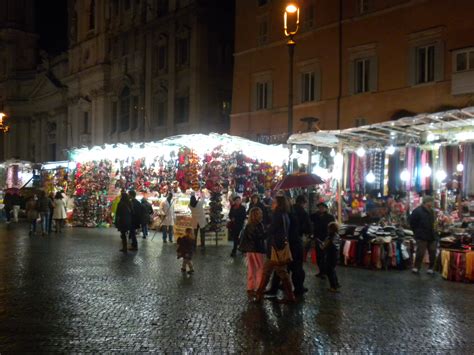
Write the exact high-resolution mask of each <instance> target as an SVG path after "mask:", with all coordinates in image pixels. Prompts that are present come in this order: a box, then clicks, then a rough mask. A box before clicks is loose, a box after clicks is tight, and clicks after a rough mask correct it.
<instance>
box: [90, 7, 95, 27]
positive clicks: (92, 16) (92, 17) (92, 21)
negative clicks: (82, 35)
mask: <svg viewBox="0 0 474 355" xmlns="http://www.w3.org/2000/svg"><path fill="white" fill-rule="evenodd" d="M94 28H95V0H91V3H90V6H89V30H93V29H94Z"/></svg>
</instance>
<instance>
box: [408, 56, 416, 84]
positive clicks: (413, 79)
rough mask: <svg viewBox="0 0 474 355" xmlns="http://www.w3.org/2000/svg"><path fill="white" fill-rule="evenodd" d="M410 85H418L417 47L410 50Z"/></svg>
mask: <svg viewBox="0 0 474 355" xmlns="http://www.w3.org/2000/svg"><path fill="white" fill-rule="evenodd" d="M408 85H410V86H415V85H416V47H411V48H410V51H409V52H408Z"/></svg>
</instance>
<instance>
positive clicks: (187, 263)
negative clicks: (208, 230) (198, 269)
mask: <svg viewBox="0 0 474 355" xmlns="http://www.w3.org/2000/svg"><path fill="white" fill-rule="evenodd" d="M177 244H178V249H177V250H176V251H177V253H178V259H179V258H183V264H182V266H181V272H186V267H188V268H189V270H188V274H192V273H193V272H194V269H193V261H192V258H193V252H194V233H193V229H192V228H186V231H185V235H184V236H183V237H181V238H178V241H177Z"/></svg>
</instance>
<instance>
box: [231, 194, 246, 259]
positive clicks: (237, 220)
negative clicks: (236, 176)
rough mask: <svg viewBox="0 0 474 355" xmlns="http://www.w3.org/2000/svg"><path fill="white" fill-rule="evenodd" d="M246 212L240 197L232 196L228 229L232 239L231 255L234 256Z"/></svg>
mask: <svg viewBox="0 0 474 355" xmlns="http://www.w3.org/2000/svg"><path fill="white" fill-rule="evenodd" d="M246 216H247V213H246V212H245V207H244V206H242V199H241V198H240V197H239V196H236V197H234V200H233V204H232V207H231V209H230V212H229V223H228V229H229V233H230V236H231V238H232V240H233V241H234V247H233V248H232V253H231V254H230V256H231V257H234V256H235V254H236V252H237V246H238V245H239V235H240V232H241V231H242V229H243V228H244V223H245V218H246Z"/></svg>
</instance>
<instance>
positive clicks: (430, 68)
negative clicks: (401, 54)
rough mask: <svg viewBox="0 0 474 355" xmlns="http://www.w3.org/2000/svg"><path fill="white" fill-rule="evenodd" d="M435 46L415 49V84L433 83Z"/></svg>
mask: <svg viewBox="0 0 474 355" xmlns="http://www.w3.org/2000/svg"><path fill="white" fill-rule="evenodd" d="M434 74H435V46H434V45H428V46H423V47H418V48H416V83H417V84H422V83H429V82H432V81H434Z"/></svg>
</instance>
